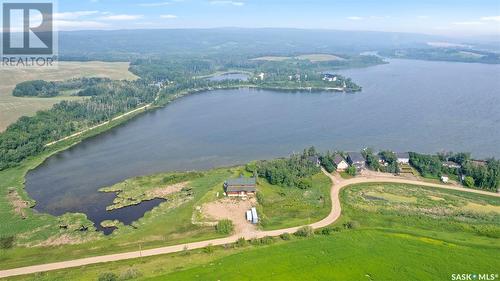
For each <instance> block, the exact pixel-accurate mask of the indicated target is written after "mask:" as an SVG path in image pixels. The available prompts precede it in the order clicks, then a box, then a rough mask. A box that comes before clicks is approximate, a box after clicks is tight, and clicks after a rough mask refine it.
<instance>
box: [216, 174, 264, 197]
mask: <svg viewBox="0 0 500 281" xmlns="http://www.w3.org/2000/svg"><path fill="white" fill-rule="evenodd" d="M224 192H226V194H227V196H228V197H247V196H250V195H255V193H256V192H257V180H256V179H255V178H244V177H240V178H236V179H228V180H226V181H225V182H224Z"/></svg>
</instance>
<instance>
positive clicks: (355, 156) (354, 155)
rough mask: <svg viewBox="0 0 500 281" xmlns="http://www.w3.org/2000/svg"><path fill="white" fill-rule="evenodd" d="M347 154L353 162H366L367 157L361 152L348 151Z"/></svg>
mask: <svg viewBox="0 0 500 281" xmlns="http://www.w3.org/2000/svg"><path fill="white" fill-rule="evenodd" d="M347 155H348V156H349V159H350V160H351V162H353V163H356V162H365V158H364V157H363V155H361V153H359V152H349V153H347Z"/></svg>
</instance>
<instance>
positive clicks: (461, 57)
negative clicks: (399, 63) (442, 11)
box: [380, 48, 500, 64]
mask: <svg viewBox="0 0 500 281" xmlns="http://www.w3.org/2000/svg"><path fill="white" fill-rule="evenodd" d="M380 54H381V55H383V56H387V57H391V58H404V59H418V60H431V61H454V62H469V63H487V64H500V54H498V53H494V52H489V51H483V50H479V49H477V50H476V49H470V48H408V49H395V50H383V51H381V52H380Z"/></svg>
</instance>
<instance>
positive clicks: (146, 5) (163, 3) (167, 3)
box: [139, 1, 172, 7]
mask: <svg viewBox="0 0 500 281" xmlns="http://www.w3.org/2000/svg"><path fill="white" fill-rule="evenodd" d="M171 4H172V2H170V1H168V2H156V3H141V4H139V6H141V7H162V6H168V5H171Z"/></svg>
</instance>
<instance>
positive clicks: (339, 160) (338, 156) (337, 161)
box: [333, 154, 345, 165]
mask: <svg viewBox="0 0 500 281" xmlns="http://www.w3.org/2000/svg"><path fill="white" fill-rule="evenodd" d="M342 161H345V159H344V157H342V156H340V154H335V156H334V157H333V163H335V165H338V164H340V162H342Z"/></svg>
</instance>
